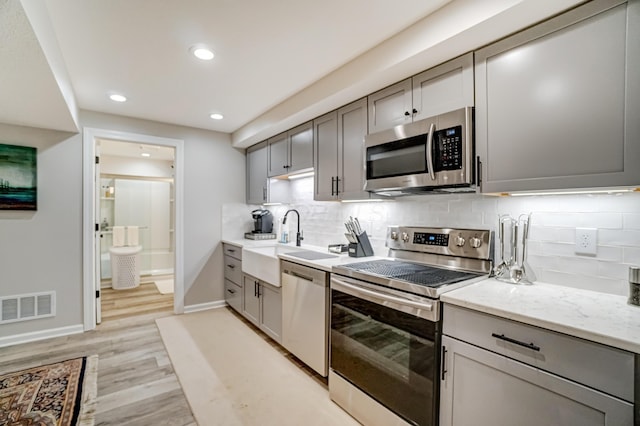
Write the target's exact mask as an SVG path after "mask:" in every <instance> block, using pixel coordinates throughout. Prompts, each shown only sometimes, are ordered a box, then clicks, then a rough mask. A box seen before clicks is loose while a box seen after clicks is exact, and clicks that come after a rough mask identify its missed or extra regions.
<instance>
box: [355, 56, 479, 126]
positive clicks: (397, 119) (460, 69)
mask: <svg viewBox="0 0 640 426" xmlns="http://www.w3.org/2000/svg"><path fill="white" fill-rule="evenodd" d="M468 106H474V80H473V53H467V54H465V55H463V56H460V57H458V58H455V59H452V60H450V61H447V62H445V63H443V64H440V65H438V66H436V67H433V68H430V69H428V70H426V71H423V72H421V73H420V74H417V75H415V76H413V77H411V78H408V79H406V80H403V81H400V82H398V83H396V84H394V85H392V86H389V87H386V88H384V89H382V90H380V91H378V92H375V93H373V94H371V95H369V96H368V111H369V112H368V116H369V127H368V128H369V133H375V132H379V131H382V130H387V129H391V128H392V127H394V126H397V125H399V124H406V123H410V122H412V121H417V120H422V119H424V118H428V117H433V116H434V115H438V114H442V113H445V112H449V111H454V110H456V109H459V108H463V107H468Z"/></svg>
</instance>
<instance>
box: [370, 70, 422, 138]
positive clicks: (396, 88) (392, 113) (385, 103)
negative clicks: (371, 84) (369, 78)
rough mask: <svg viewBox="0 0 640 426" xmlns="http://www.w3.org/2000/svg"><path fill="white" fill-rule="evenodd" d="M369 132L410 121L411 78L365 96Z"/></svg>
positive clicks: (411, 108) (411, 107)
mask: <svg viewBox="0 0 640 426" xmlns="http://www.w3.org/2000/svg"><path fill="white" fill-rule="evenodd" d="M367 104H368V110H369V133H376V132H379V131H381V130H387V129H391V128H392V127H394V126H397V125H398V124H405V123H410V122H411V115H412V110H413V106H412V102H411V79H410V78H408V79H406V80H403V81H401V82H399V83H396V84H394V85H393V86H389V87H387V88H386V89H382V90H380V91H379V92H376V93H373V94H371V95H369V96H368V98H367Z"/></svg>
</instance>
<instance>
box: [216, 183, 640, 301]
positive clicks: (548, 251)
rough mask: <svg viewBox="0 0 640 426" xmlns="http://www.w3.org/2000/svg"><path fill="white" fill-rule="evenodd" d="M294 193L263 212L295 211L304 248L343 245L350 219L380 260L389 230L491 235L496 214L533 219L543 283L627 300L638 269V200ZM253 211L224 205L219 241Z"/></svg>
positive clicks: (247, 221) (531, 259) (533, 247)
mask: <svg viewBox="0 0 640 426" xmlns="http://www.w3.org/2000/svg"><path fill="white" fill-rule="evenodd" d="M291 188H292V191H293V197H292V199H294V200H295V202H293V203H292V204H290V205H286V206H271V207H268V208H269V209H270V210H271V211H272V212H273V213H274V217H275V219H276V221H277V219H278V218H280V217H282V215H283V214H284V213H285V212H286V210H287V209H289V208H296V209H298V210H299V211H300V214H301V224H302V229H303V230H304V235H305V241H304V242H305V243H307V244H311V245H317V246H326V245H328V244H334V243H346V239H345V237H344V235H343V234H344V232H345V229H344V221H345V220H346V219H348V217H349V216H354V217H358V218H359V220H360V223H361V225H362V226H363V227H364V228H365V230H366V231H367V233H368V234H369V235H370V237H371V242H372V245H373V248H374V251H375V253H376V254H377V255H382V256H384V255H386V254H387V248H386V247H385V245H384V238H385V236H386V230H387V226H389V225H419V226H450V227H468V228H473V227H478V228H482V229H491V230H494V231H495V230H496V229H497V224H498V217H499V215H503V214H509V215H511V216H512V217H518V216H519V215H521V214H528V213H532V217H531V224H532V225H531V226H532V227H531V234H530V240H529V252H528V263H529V264H530V266H531V268H532V269H533V270H534V272H535V274H536V275H537V278H538V280H540V281H545V282H548V283H551V284H558V285H566V286H570V287H578V288H584V289H588V290H595V291H601V292H606V293H613V294H621V295H626V292H627V291H628V289H627V281H626V274H627V273H628V272H627V271H628V267H629V265H634V264H635V265H638V266H640V194H637V193H631V194H597V195H549V196H531V197H494V196H483V195H476V194H451V195H444V194H438V195H425V196H412V197H405V198H398V199H397V200H396V201H385V202H377V203H374V202H371V203H361V204H360V203H355V204H349V203H339V202H319V201H313V178H308V179H299V180H295V181H291ZM257 207H258V206H244V205H230V206H223V236H226V235H230V234H233V235H242V233H243V232H245V229H246V228H247V227H249V228H250V226H251V223H252V222H251V215H250V213H251V210H253V209H254V208H257ZM292 223H294V224H295V221H293V222H292ZM294 226H295V225H294ZM577 227H586V228H596V229H598V241H597V255H596V256H594V257H592V256H579V255H576V254H575V248H574V239H575V228H577ZM233 228H241V229H238V230H237V231H234V229H233ZM497 250H498V242H497V241H496V251H497Z"/></svg>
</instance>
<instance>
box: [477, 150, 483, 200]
mask: <svg viewBox="0 0 640 426" xmlns="http://www.w3.org/2000/svg"><path fill="white" fill-rule="evenodd" d="M476 172H477V173H478V186H479V187H480V192H482V161H480V156H479V155H478V157H476Z"/></svg>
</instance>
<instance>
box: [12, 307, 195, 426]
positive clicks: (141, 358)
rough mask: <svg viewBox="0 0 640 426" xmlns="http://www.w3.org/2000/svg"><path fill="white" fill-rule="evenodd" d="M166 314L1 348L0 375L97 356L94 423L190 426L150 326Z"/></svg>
mask: <svg viewBox="0 0 640 426" xmlns="http://www.w3.org/2000/svg"><path fill="white" fill-rule="evenodd" d="M170 315H172V313H171V311H170V310H169V311H163V312H154V313H150V314H144V315H137V316H132V317H128V318H122V319H111V320H107V321H104V322H103V323H102V324H100V325H99V326H98V327H97V328H96V329H95V330H92V331H89V332H86V333H82V334H75V335H71V336H65V337H58V338H54V339H48V340H42V341H40V342H33V343H26V344H21V345H15V346H10V347H7V348H0V374H1V373H5V372H10V371H17V370H21V369H24V368H28V367H31V366H35V365H43V364H49V363H53V362H58V361H62V360H65V359H70V358H75V357H80V356H86V355H92V354H98V356H99V360H98V404H97V414H96V425H119V426H149V425H154V426H155V425H167V426H173V425H175V426H182V425H195V424H196V423H195V420H194V418H193V415H192V412H191V409H190V407H189V405H188V403H187V400H186V398H185V396H184V393H183V391H182V388H181V387H180V383H179V382H178V379H177V378H176V375H175V373H174V370H173V367H172V365H171V362H170V361H169V357H168V355H167V352H166V350H165V347H164V344H163V343H162V340H161V338H160V334H159V332H158V329H157V326H156V324H155V319H156V318H160V317H164V316H170Z"/></svg>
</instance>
